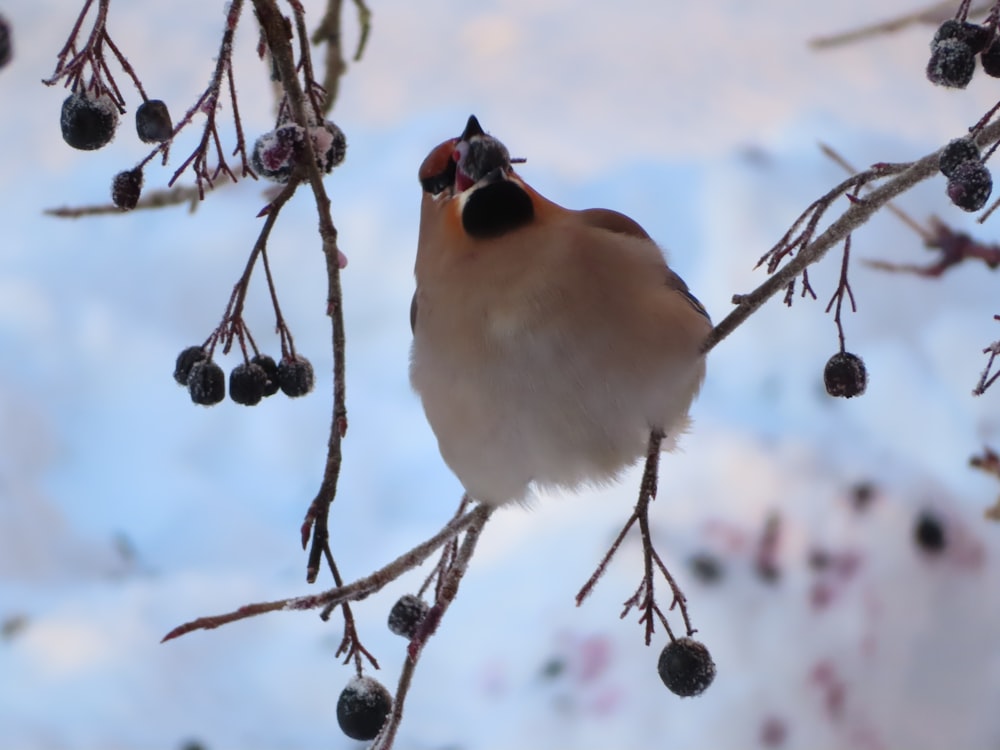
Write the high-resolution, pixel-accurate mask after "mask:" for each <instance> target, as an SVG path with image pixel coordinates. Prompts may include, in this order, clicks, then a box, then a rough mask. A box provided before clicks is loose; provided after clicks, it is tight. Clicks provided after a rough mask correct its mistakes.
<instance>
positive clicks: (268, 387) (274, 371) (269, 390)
mask: <svg viewBox="0 0 1000 750" xmlns="http://www.w3.org/2000/svg"><path fill="white" fill-rule="evenodd" d="M250 364H252V365H259V366H260V367H261V368H262V369H263V370H264V374H265V375H266V376H267V383H265V384H264V396H265V397H267V396H273V395H274V394H275V393H277V392H278V365H277V364H276V363H275V361H274V359H273V358H272V357H269V356H267V355H266V354H258V355H256V356H255V357H254V358H253V359H251V360H250Z"/></svg>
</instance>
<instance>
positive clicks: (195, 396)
mask: <svg viewBox="0 0 1000 750" xmlns="http://www.w3.org/2000/svg"><path fill="white" fill-rule="evenodd" d="M187 387H188V393H189V394H191V400H192V401H194V402H195V403H196V404H201V405H202V406H212V405H213V404H217V403H219V402H220V401H222V399H224V398H225V397H226V373H224V372H223V371H222V368H221V367H219V366H218V365H217V364H215V362H213V361H212V360H210V359H203V360H201V361H200V362H195V363H194V365H193V366H192V367H191V372H190V373H188V381H187Z"/></svg>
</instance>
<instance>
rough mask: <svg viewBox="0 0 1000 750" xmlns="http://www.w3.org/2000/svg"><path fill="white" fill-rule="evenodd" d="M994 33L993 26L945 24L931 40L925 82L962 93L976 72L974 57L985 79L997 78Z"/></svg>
mask: <svg viewBox="0 0 1000 750" xmlns="http://www.w3.org/2000/svg"><path fill="white" fill-rule="evenodd" d="M995 32H996V27H995V25H993V26H991V25H985V26H984V25H980V24H975V23H969V22H968V21H958V20H956V19H951V20H949V21H945V22H944V23H943V24H941V25H940V26H939V27H938V30H937V31H936V32H935V33H934V38H933V39H932V40H931V59H930V60H928V62H927V78H928V80H930V82H931V83H934V84H936V85H938V86H947V87H948V88H953V89H964V88H965V87H966V86H968V85H969V82H970V81H971V80H972V76H973V74H974V73H975V72H976V55H979V60H980V62H981V63H982V65H983V71H984V72H985V73H986V74H987V75H989V76H993V77H994V78H1000V39H998V38H997V37H996V33H995Z"/></svg>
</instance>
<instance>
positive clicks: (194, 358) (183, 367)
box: [174, 346, 208, 385]
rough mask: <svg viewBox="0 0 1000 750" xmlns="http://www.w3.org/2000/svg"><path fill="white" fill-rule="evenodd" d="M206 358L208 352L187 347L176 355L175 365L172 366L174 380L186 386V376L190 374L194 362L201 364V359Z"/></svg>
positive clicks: (198, 348) (195, 347)
mask: <svg viewBox="0 0 1000 750" xmlns="http://www.w3.org/2000/svg"><path fill="white" fill-rule="evenodd" d="M207 358H208V352H206V351H205V350H204V349H203V348H202V347H200V346H189V347H188V348H187V349H185V350H184V351H182V352H181V353H180V354H178V355H177V363H176V364H175V365H174V380H176V381H177V382H178V383H179V384H180V385H187V384H188V376H189V375H190V374H191V368H192V367H194V365H195V363H196V362H201V361H202V360H203V359H207Z"/></svg>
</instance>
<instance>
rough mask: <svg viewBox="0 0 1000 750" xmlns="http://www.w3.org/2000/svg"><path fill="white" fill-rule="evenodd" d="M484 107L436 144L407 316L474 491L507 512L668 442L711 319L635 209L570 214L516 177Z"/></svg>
mask: <svg viewBox="0 0 1000 750" xmlns="http://www.w3.org/2000/svg"><path fill="white" fill-rule="evenodd" d="M523 161H524V160H523V159H518V160H512V159H511V157H510V153H509V152H508V150H507V148H506V146H504V144H503V143H502V142H501V141H499V140H498V139H496V138H494V137H493V136H491V135H488V134H487V133H486V132H485V131H484V130H483V128H482V126H481V125H480V124H479V121H478V119H477V118H476V117H475V115H473V116H471V117H469V120H468V122H467V123H466V126H465V129H464V130H463V132H462V134H461V135H460V136H458V137H457V138H450V139H448V140H446V141H444V142H443V143H441V144H440V145H438V146H436V147H435V148H434V149H433V150H432V151H431V152H430V154H428V156H427V157H426V158H425V159H424V161H423V163H422V164H421V166H420V169H419V172H418V177H419V180H420V185H421V188H422V191H423V195H422V199H421V206H420V227H419V232H418V239H417V252H416V261H415V265H414V276H415V280H416V290H415V292H414V295H413V301H412V304H411V309H410V324H411V328H412V332H413V342H412V347H411V351H410V382H411V385H412V386H413V389H414V390H415V391H416V393H417V394H418V395H419V398H420V400H421V402H422V404H423V408H424V412H425V414H426V417H427V420H428V422H429V424H430V427H431V429H432V431H433V432H434V435H435V437H436V438H437V442H438V447H439V450H440V453H441V456H442V458H443V459H444V461H445V463H446V464H447V465H448V467H449V468H450V469H451V471H452V472H453V473H454V474H455V475H456V476H457V478H458V480H459V481H460V482H461V484H462V486H463V487H464V489H465V492H466V495H467V496H468V497H470V498H472V499H474V500H476V501H478V502H480V503H483V504H486V505H490V506H494V507H495V506H501V505H505V504H507V503H522V504H523V503H527V502H529V501H530V499H531V498H532V497H533V496H534V495H535V493H536V491H538V490H545V489H564V490H571V491H572V490H577V489H579V488H580V487H582V486H587V485H592V486H603V485H606V484H609V483H611V482H614V481H615V480H616V478H618V477H619V475H620V474H621V473H622V472H623V471H624V470H625V469H627V468H628V467H629V466H631V465H633V464H634V463H636V461H637V460H638V459H639V458H641V457H643V456H645V455H646V453H647V450H648V448H647V446H648V445H649V440H650V435H651V433H654V432H659V433H660V434H662V435H665V436H666V437H665V439H664V441H663V449H664V450H672V449H673V448H674V447H675V446H676V440H677V438H678V437H679V436H680V435H681V434H682V433H683V432H684V431H685V430H686V429H687V426H688V423H689V418H688V410H689V408H690V406H691V404H692V402H693V400H694V398H695V396H696V395H697V394H698V391H699V390H700V388H701V385H702V382H703V380H704V377H705V355H704V353H703V351H702V348H701V347H702V343H703V342H704V341H705V339H706V337H707V336H708V334H709V332H710V330H711V328H712V323H711V321H710V318H709V315H708V313H707V312H706V311H705V308H704V307H703V306H702V304H701V303H700V302H699V301H698V300H697V298H695V296H694V295H693V294H692V293H691V292H690V290H689V289H688V287H687V285H686V284H685V283H684V281H683V280H682V279H681V278H680V276H678V275H677V274H676V273H675V272H674V271H672V270H671V269H670V267H669V266H668V265H667V261H666V259H665V256H664V253H663V251H662V250H661V248H660V247H659V246H658V245H657V244H656V243H655V242H654V241H653V240H652V239H651V238H650V236H649V234H647V233H646V231H645V230H643V229H642V227H641V226H640V225H639V224H638V223H637V222H635V221H634V220H632V219H631V218H629V217H628V216H626V215H624V214H622V213H619V212H617V211H613V210H611V209H606V208H592V209H585V210H573V209H567V208H563V207H562V206H560V205H558V204H557V203H554V202H553V201H551V200H549V199H547V198H545V197H544V196H542V195H541V194H540V193H539V192H538V191H536V190H535V189H534V188H532V187H531V186H530V185H529V184H528V183H527V182H525V181H524V179H523V178H522V177H521V176H520V175H519V174H518V173H517V172H516V171H515V170H514V168H513V164H514V163H520V162H523Z"/></svg>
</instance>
